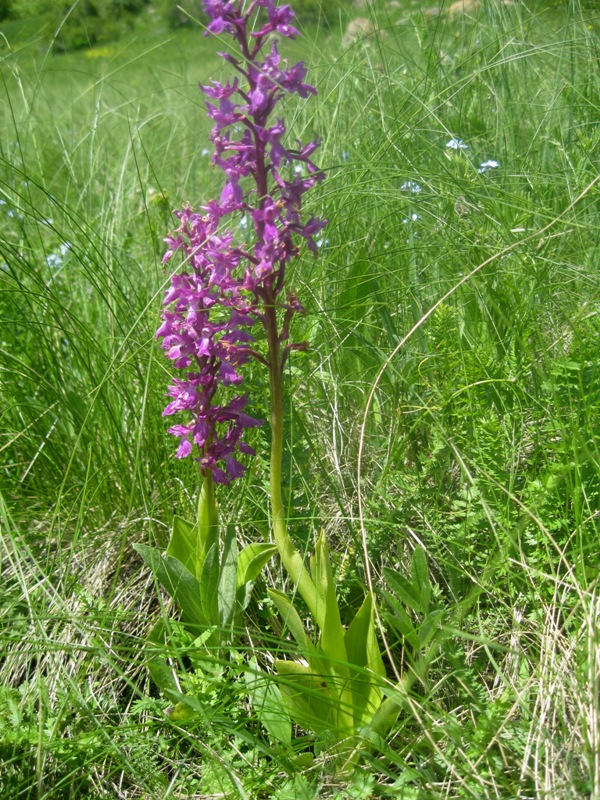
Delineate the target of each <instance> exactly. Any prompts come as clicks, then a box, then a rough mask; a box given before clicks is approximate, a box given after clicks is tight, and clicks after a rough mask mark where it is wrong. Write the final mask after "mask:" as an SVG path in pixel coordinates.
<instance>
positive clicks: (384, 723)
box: [369, 697, 405, 739]
mask: <svg viewBox="0 0 600 800" xmlns="http://www.w3.org/2000/svg"><path fill="white" fill-rule="evenodd" d="M404 705H405V703H404V702H403V700H402V699H401V698H400V697H398V698H396V697H386V699H385V700H384V701H383V703H381V705H380V706H379V708H378V709H377V711H376V712H375V714H374V715H373V719H372V720H371V723H370V726H369V727H370V728H371V730H373V731H374V732H375V733H377V734H378V735H379V736H381V737H382V738H384V739H385V737H386V735H387V733H388V731H389V730H390V728H391V727H392V725H393V724H394V723H395V722H396V720H397V719H398V714H399V713H400V711H401V710H402V707H403V706H404Z"/></svg>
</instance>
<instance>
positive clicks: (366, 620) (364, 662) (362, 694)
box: [345, 593, 385, 729]
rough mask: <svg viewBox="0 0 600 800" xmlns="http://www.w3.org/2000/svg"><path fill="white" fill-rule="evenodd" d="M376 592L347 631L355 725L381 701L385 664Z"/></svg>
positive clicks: (366, 599)
mask: <svg viewBox="0 0 600 800" xmlns="http://www.w3.org/2000/svg"><path fill="white" fill-rule="evenodd" d="M374 611H375V609H374V606H373V596H372V595H371V594H370V593H369V594H367V596H366V597H365V599H364V602H363V604H362V606H361V607H360V608H359V610H358V611H357V612H356V615H355V617H354V619H353V620H352V622H351V623H350V625H349V626H348V630H347V631H346V636H345V644H346V652H347V654H348V661H349V663H350V671H351V675H352V698H353V711H354V725H355V728H357V729H358V728H360V727H361V726H362V725H364V724H366V723H368V722H370V721H371V719H372V717H373V714H374V713H375V712H376V710H377V708H378V707H379V704H380V702H381V686H380V684H381V681H380V678H382V677H385V667H384V665H383V661H382V658H381V653H380V650H379V644H378V642H377V634H376V632H375V614H374Z"/></svg>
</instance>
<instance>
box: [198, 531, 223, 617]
mask: <svg viewBox="0 0 600 800" xmlns="http://www.w3.org/2000/svg"><path fill="white" fill-rule="evenodd" d="M219 574H220V565H219V545H218V543H217V542H215V543H214V544H213V545H211V547H210V549H209V551H208V552H207V554H206V558H205V559H204V564H203V565H202V574H201V576H200V597H201V598H202V608H203V609H204V613H205V614H206V618H207V619H208V622H209V624H211V625H218V624H219Z"/></svg>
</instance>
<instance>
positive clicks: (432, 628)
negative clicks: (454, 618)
mask: <svg viewBox="0 0 600 800" xmlns="http://www.w3.org/2000/svg"><path fill="white" fill-rule="evenodd" d="M443 616H444V612H443V611H442V610H441V609H438V610H436V611H432V612H431V614H428V615H427V616H426V617H425V619H424V620H423V622H422V623H421V625H420V627H419V643H420V645H421V647H425V646H426V645H427V644H429V642H430V641H431V640H432V638H433V637H434V636H435V633H436V631H438V630H439V628H440V622H441V621H442V617H443Z"/></svg>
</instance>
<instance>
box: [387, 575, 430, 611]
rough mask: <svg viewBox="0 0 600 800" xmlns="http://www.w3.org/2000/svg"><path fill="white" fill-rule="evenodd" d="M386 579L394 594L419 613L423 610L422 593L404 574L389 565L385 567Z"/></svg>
mask: <svg viewBox="0 0 600 800" xmlns="http://www.w3.org/2000/svg"><path fill="white" fill-rule="evenodd" d="M383 574H384V576H385V580H386V583H387V585H388V586H389V587H390V589H391V590H392V591H393V592H394V594H395V595H396V596H397V597H398V598H399V599H400V600H401V601H402V602H403V603H404V604H405V605H407V606H408V607H409V608H411V609H412V610H413V611H416V612H417V614H420V613H421V612H422V610H423V609H422V607H421V593H420V591H419V590H417V589H415V587H414V586H413V585H412V583H411V582H410V581H409V580H407V579H406V578H405V577H404V576H403V575H398V574H397V573H396V572H394V570H392V569H390V568H389V567H384V568H383Z"/></svg>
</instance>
